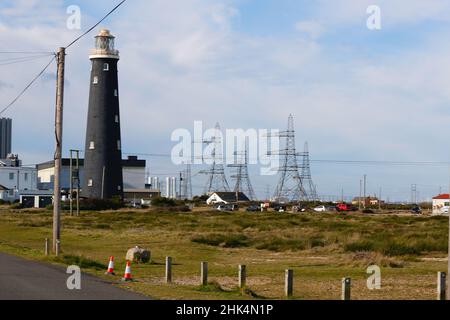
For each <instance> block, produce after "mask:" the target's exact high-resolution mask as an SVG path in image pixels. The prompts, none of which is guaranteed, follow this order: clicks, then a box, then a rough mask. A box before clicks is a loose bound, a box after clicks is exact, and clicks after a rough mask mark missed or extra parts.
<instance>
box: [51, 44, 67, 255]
mask: <svg viewBox="0 0 450 320" xmlns="http://www.w3.org/2000/svg"><path fill="white" fill-rule="evenodd" d="M57 57H58V59H57V61H58V71H57V84H56V111H55V137H56V148H55V149H56V150H55V179H54V183H53V192H54V194H53V198H54V199H53V252H55V253H56V243H57V242H58V241H59V240H60V235H61V227H60V224H61V180H60V178H61V159H62V136H63V109H64V108H63V106H64V67H65V57H66V49H65V48H59V51H58V56H57Z"/></svg>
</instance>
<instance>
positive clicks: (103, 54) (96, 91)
mask: <svg viewBox="0 0 450 320" xmlns="http://www.w3.org/2000/svg"><path fill="white" fill-rule="evenodd" d="M114 41H115V37H114V36H113V35H112V34H111V33H110V32H109V30H105V29H102V30H101V31H100V33H99V34H98V35H97V36H96V37H95V49H93V50H92V51H91V54H90V56H89V59H90V60H91V62H92V69H91V81H90V92H89V109H88V117H87V129H86V145H85V163H84V181H83V184H82V186H83V188H82V196H84V197H87V198H97V199H100V198H103V199H112V198H116V197H118V198H120V199H123V189H124V183H123V179H124V177H123V173H124V171H123V170H122V162H121V161H122V142H121V133H120V111H119V81H118V71H117V64H118V61H119V59H120V57H119V51H118V50H116V49H115V48H114ZM144 183H145V182H144Z"/></svg>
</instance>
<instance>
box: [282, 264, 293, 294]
mask: <svg viewBox="0 0 450 320" xmlns="http://www.w3.org/2000/svg"><path fill="white" fill-rule="evenodd" d="M293 291H294V270H290V269H288V270H286V273H285V284H284V292H285V294H286V297H288V298H289V297H292V294H293Z"/></svg>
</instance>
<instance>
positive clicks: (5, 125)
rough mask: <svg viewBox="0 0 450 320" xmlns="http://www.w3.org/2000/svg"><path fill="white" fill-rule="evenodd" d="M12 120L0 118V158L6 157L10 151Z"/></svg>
mask: <svg viewBox="0 0 450 320" xmlns="http://www.w3.org/2000/svg"><path fill="white" fill-rule="evenodd" d="M11 132H12V120H11V119H8V118H0V159H6V158H7V157H8V155H9V154H10V153H11V135H12V133H11Z"/></svg>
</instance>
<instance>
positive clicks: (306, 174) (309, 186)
mask: <svg viewBox="0 0 450 320" xmlns="http://www.w3.org/2000/svg"><path fill="white" fill-rule="evenodd" d="M300 178H301V179H302V182H303V186H304V188H305V191H306V195H307V198H308V200H309V201H317V200H318V196H317V190H316V186H315V185H314V182H313V181H312V177H311V166H310V161H309V147H308V142H305V149H304V151H303V164H302V173H301V175H300Z"/></svg>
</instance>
